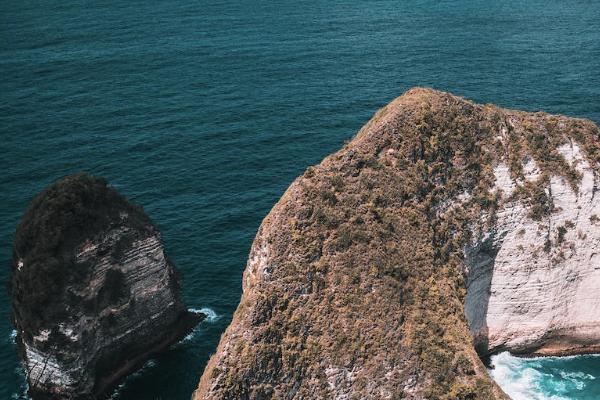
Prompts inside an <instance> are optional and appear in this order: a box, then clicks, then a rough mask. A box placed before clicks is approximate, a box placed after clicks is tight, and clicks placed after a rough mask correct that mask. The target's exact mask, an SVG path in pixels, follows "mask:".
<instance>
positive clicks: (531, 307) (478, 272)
mask: <svg viewBox="0 0 600 400" xmlns="http://www.w3.org/2000/svg"><path fill="white" fill-rule="evenodd" d="M557 154H560V156H562V157H564V160H565V161H566V162H567V163H568V165H569V166H570V167H572V168H573V169H574V170H575V171H576V172H577V174H578V175H579V177H578V180H577V181H576V182H575V183H574V184H570V183H569V182H568V180H567V179H564V178H562V177H561V176H560V175H559V171H554V172H555V173H556V174H555V175H552V174H551V175H550V177H549V178H547V179H544V178H543V173H542V172H541V170H540V168H539V167H538V165H537V164H538V161H536V160H535V159H534V158H531V157H527V158H526V159H525V160H524V165H523V168H524V174H523V176H522V177H521V178H518V177H516V178H515V177H511V176H510V173H509V172H510V171H509V168H508V166H507V165H506V164H503V163H500V164H498V165H497V166H496V167H495V170H494V173H495V176H496V185H495V189H496V190H499V191H501V192H502V196H501V197H502V201H501V205H500V208H499V210H498V211H497V215H496V216H495V217H496V218H497V221H495V222H494V223H492V224H490V223H489V221H488V226H490V227H491V229H487V230H486V229H485V228H484V229H483V230H482V231H481V234H480V235H479V236H478V237H476V238H475V240H474V242H473V245H472V246H470V247H469V249H468V251H467V252H468V254H469V256H470V257H469V258H468V261H469V264H470V265H469V271H470V274H469V283H468V294H467V298H466V304H465V310H466V314H467V317H468V319H469V321H470V323H471V329H472V331H473V334H474V337H475V341H476V345H477V346H478V347H479V349H480V351H481V352H483V353H489V352H493V351H498V350H510V351H511V352H513V353H523V354H540V355H567V354H577V353H587V352H598V351H600V255H599V253H600V220H598V219H597V218H598V216H599V215H600V201H599V199H598V198H597V195H598V193H597V190H598V177H597V168H593V167H592V165H591V164H590V161H589V160H588V159H587V158H586V156H585V154H584V152H583V151H582V148H581V145H580V144H578V143H577V142H576V141H568V142H567V143H564V144H562V145H560V146H559V147H558V148H557ZM551 172H552V171H551ZM527 182H530V183H533V184H535V185H536V186H539V187H541V188H542V190H543V191H544V193H545V198H546V201H547V203H548V207H549V208H551V209H550V210H549V211H550V212H548V213H546V215H541V216H540V218H532V215H531V211H530V210H529V209H528V207H527V206H526V205H525V204H523V203H521V202H519V201H518V200H516V199H514V198H511V196H512V195H513V194H514V193H515V190H518V188H519V186H520V185H523V184H526V183H527ZM482 249H484V251H481V250H482Z"/></svg>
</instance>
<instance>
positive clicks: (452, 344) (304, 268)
mask: <svg viewBox="0 0 600 400" xmlns="http://www.w3.org/2000/svg"><path fill="white" fill-rule="evenodd" d="M599 168H600V134H599V131H598V128H597V127H596V126H595V125H594V124H593V123H591V122H590V121H587V120H584V119H576V118H568V117H564V116H557V115H549V114H545V113H539V112H538V113H526V112H520V111H512V110H506V109H501V108H498V107H496V106H493V105H478V104H474V103H472V102H470V101H467V100H464V99H462V98H459V97H456V96H453V95H451V94H448V93H442V92H438V91H434V90H430V89H421V88H416V89H412V90H410V91H408V92H407V93H405V94H404V95H403V96H401V97H399V98H398V99H396V100H394V101H393V102H391V103H390V104H389V105H387V106H386V107H384V108H383V109H382V110H380V111H379V112H378V113H377V114H376V115H375V116H374V117H373V118H372V119H371V121H369V123H368V124H367V125H365V126H364V127H363V128H362V129H361V130H360V132H358V134H357V135H356V136H355V138H354V139H353V140H352V141H350V142H349V143H348V144H346V145H345V146H344V148H343V149H341V150H340V151H338V152H337V153H335V154H333V155H331V156H329V157H327V158H326V159H325V160H324V161H323V162H322V163H321V164H319V165H317V166H315V167H310V168H308V169H307V170H306V172H305V173H304V174H303V175H302V176H301V177H299V178H298V179H297V180H296V181H295V182H294V183H293V184H292V185H291V186H290V187H289V188H288V190H287V191H286V193H285V194H284V195H283V197H282V198H281V199H280V201H279V202H278V203H277V204H276V205H275V207H274V208H273V209H272V211H271V212H270V213H269V215H268V216H267V217H266V218H265V220H264V221H263V223H262V225H261V227H260V228H259V231H258V234H257V235H256V238H255V240H254V243H253V245H252V249H251V252H250V256H249V259H248V264H247V266H246V270H245V272H244V277H243V295H242V298H241V301H240V304H239V306H238V308H237V310H236V312H235V314H234V317H233V321H232V322H231V324H230V326H229V328H228V329H227V330H226V332H225V333H224V335H223V336H222V338H221V341H220V344H219V346H218V349H217V351H216V353H215V354H214V355H213V356H212V358H211V359H210V361H209V363H208V365H207V367H206V369H205V372H204V374H203V376H202V378H201V380H200V384H199V387H198V389H197V390H196V392H195V394H194V397H193V398H194V399H195V400H201V399H202V400H205V399H292V398H294V399H400V398H402V399H415V400H416V399H431V400H432V399H440V400H454V399H462V400H466V399H471V400H473V399H481V400H490V399H507V398H508V396H507V395H506V394H505V393H503V392H502V390H501V389H500V388H499V387H498V386H497V385H496V384H495V383H494V382H493V381H492V380H491V378H490V377H489V375H488V373H487V371H486V369H485V367H484V364H483V363H482V361H481V358H480V357H485V356H487V355H489V354H490V353H493V352H496V351H500V350H509V351H513V352H515V353H519V354H523V355H533V354H545V355H549V354H558V355H562V354H578V353H586V352H592V351H598V349H599V347H598V346H599V345H600V256H599V255H598V254H599V250H600V248H599V246H600V202H599V201H598V198H597V195H598V193H597V189H598V171H599Z"/></svg>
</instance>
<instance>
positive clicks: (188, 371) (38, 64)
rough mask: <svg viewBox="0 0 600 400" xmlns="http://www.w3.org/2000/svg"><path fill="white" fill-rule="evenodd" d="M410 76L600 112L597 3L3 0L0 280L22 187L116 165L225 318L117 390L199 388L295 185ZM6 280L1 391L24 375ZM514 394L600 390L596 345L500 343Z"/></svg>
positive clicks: (125, 399) (489, 97)
mask: <svg viewBox="0 0 600 400" xmlns="http://www.w3.org/2000/svg"><path fill="white" fill-rule="evenodd" d="M413 86H430V87H434V88H437V89H441V90H446V91H451V92H453V93H455V94H458V95H461V96H465V97H467V98H470V99H473V100H475V101H478V102H486V103H488V102H489V103H496V104H499V105H501V106H504V107H510V108H519V109H524V110H531V111H535V110H545V111H549V112H553V113H563V114H568V115H572V116H580V117H587V118H590V119H592V120H594V121H595V122H597V123H599V122H600V2H599V1H597V0H568V1H567V0H527V1H523V0H497V1H489V0H468V1H467V0H453V1H449V0H435V1H434V0H427V1H425V0H414V1H391V0H377V1H353V0H328V1H317V0H315V1H287V0H283V1H277V2H275V1H263V0H237V1H236V0H230V1H222V0H216V1H206V0H170V1H164V0H157V1H147V0H144V1H140V0H127V1H124V0H96V1H84V0H70V1H56V0H45V1H32V0H2V1H1V2H0V170H1V173H0V265H1V268H0V281H1V282H2V287H4V282H6V280H7V278H8V273H9V270H10V259H11V241H12V237H13V234H14V230H15V227H16V225H17V222H18V221H19V218H20V216H21V215H22V213H23V212H24V210H25V208H26V206H27V204H28V202H29V201H30V200H31V199H32V198H33V196H34V195H35V194H36V193H38V192H39V191H41V190H42V189H43V188H44V187H45V186H46V185H48V184H50V183H51V182H53V181H55V180H56V179H59V178H60V177H62V176H64V175H67V174H70V173H73V172H77V171H81V170H84V171H88V172H90V173H92V174H96V175H101V176H105V177H106V178H108V180H109V181H110V182H111V183H112V184H113V185H114V186H115V187H117V188H118V190H119V191H121V192H122V193H123V194H124V195H126V196H127V197H129V198H130V199H132V200H134V201H135V202H137V203H138V204H140V205H142V206H143V207H144V208H145V210H146V211H147V212H148V213H149V215H150V216H151V217H152V218H153V220H154V221H155V223H156V224H157V225H158V227H159V228H160V229H161V230H162V232H163V237H164V242H165V246H166V249H167V251H168V253H169V255H170V257H171V258H172V259H173V260H174V261H175V263H176V264H177V265H178V266H179V268H180V269H181V271H182V274H183V290H184V292H185V298H186V300H187V303H188V304H189V305H190V307H193V308H196V309H205V310H210V314H211V318H210V319H209V320H208V321H206V322H204V323H202V324H201V325H200V326H199V328H198V329H196V331H195V332H194V334H193V335H191V336H190V337H188V338H187V339H186V340H184V341H183V342H182V343H180V344H178V345H177V346H175V347H174V348H173V349H172V350H171V351H169V352H168V353H166V354H164V355H162V356H160V357H158V358H157V359H155V360H152V361H151V362H150V363H148V364H147V366H146V367H145V368H144V369H143V370H142V371H140V372H138V373H136V374H135V375H133V376H131V377H130V378H129V379H128V380H127V381H126V382H125V384H124V385H123V386H122V387H121V389H120V390H119V392H118V393H117V394H116V395H115V396H114V399H117V400H146V399H148V400H154V399H162V400H188V399H189V398H190V395H191V393H192V391H193V390H194V388H195V387H196V385H197V382H198V378H199V376H200V374H201V373H202V371H203V369H204V366H205V364H206V361H207V359H208V357H209V356H210V354H211V353H213V352H214V351H215V348H216V345H217V343H218V340H219V337H220V335H221V333H222V332H223V331H224V329H225V328H226V326H227V325H228V323H229V322H230V320H231V315H232V313H233V311H234V309H235V307H236V305H237V303H238V300H239V298H240V293H241V276H242V271H243V269H244V266H245V263H246V257H247V254H248V250H249V248H250V245H251V242H252V239H253V237H254V234H255V232H256V230H257V228H258V226H259V224H260V222H261V220H262V219H263V218H264V217H265V215H266V214H267V213H268V211H269V210H270V208H271V207H272V206H273V204H274V203H275V202H276V201H277V200H278V199H279V197H280V196H281V195H282V193H283V192H284V190H285V189H286V187H287V186H288V185H289V184H290V183H291V182H292V180H293V179H294V178H295V177H296V176H298V175H299V174H301V173H302V172H303V171H304V170H305V169H306V168H307V167H308V166H309V165H311V164H315V163H318V162H319V161H320V160H321V159H322V158H323V157H324V156H326V155H327V154H329V153H331V152H333V151H335V150H336V149H338V148H340V147H341V146H342V145H343V143H344V142H345V141H347V140H349V139H350V138H351V137H352V136H353V134H354V133H355V132H356V131H357V130H358V129H359V128H360V127H361V126H362V125H363V124H364V123H365V122H366V121H367V120H368V119H369V117H370V116H371V115H372V114H373V113H374V112H375V111H376V110H377V109H378V108H380V107H382V106H384V105H385V104H386V103H388V102H389V101H390V100H392V99H393V98H395V97H396V96H399V95H400V94H402V93H403V92H404V91H406V90H407V89H409V88H410V87H413ZM9 309H10V308H9V300H8V298H7V294H6V291H5V290H0V399H10V398H14V399H17V398H22V397H21V396H22V393H23V390H24V386H23V384H24V381H23V375H22V372H21V369H20V367H19V363H18V360H17V355H16V351H15V345H14V343H13V338H12V337H11V332H12V327H11V326H10V324H9ZM495 365H496V369H495V370H494V371H493V375H494V376H495V377H496V378H497V379H498V380H499V381H502V385H503V387H505V388H506V390H507V391H508V392H510V393H514V396H515V397H514V398H515V399H565V398H566V399H598V398H600V387H599V383H600V358H594V357H579V358H577V357H576V358H569V359H564V360H555V359H536V360H521V359H514V358H510V356H508V355H501V356H498V358H496V359H495Z"/></svg>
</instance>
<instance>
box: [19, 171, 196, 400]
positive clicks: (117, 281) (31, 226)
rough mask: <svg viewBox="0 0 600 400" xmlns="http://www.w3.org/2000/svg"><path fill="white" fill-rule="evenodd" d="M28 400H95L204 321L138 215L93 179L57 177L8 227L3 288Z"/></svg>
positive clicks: (143, 217) (141, 213)
mask: <svg viewBox="0 0 600 400" xmlns="http://www.w3.org/2000/svg"><path fill="white" fill-rule="evenodd" d="M9 290H10V293H11V297H12V302H13V323H14V326H15V329H16V331H17V344H18V346H19V350H20V353H21V357H22V359H23V364H24V367H25V370H26V375H27V381H28V386H29V394H30V395H31V396H32V397H33V398H34V399H35V400H37V399H69V400H72V399H92V398H93V399H95V398H101V396H103V395H105V394H107V393H108V392H109V391H110V389H112V388H114V387H115V385H116V384H118V383H119V382H120V380H121V379H122V378H123V377H125V376H126V375H127V374H128V373H130V372H132V371H134V370H135V369H137V368H139V367H140V366H141V365H142V364H143V363H144V362H145V361H146V360H147V359H148V358H149V357H151V356H153V355H155V354H156V353H157V352H159V351H161V350H164V349H165V348H167V347H168V346H169V345H171V344H172V343H175V342H177V341H178V340H180V339H181V338H182V337H184V336H185V335H186V334H187V333H189V331H190V330H191V329H192V328H193V327H194V326H195V325H196V324H197V323H198V322H199V321H200V320H201V319H202V318H203V316H202V315H201V314H194V313H191V312H188V311H187V309H186V307H185V305H184V303H183V301H182V298H181V294H180V287H179V276H178V273H177V270H176V269H175V267H174V266H173V265H172V263H171V262H170V261H169V259H168V257H167V256H166V254H165V252H164V249H163V245H162V242H161V237H160V233H159V232H158V230H157V229H156V228H155V226H154V225H153V224H152V221H151V220H150V218H149V217H148V216H147V215H146V214H145V213H144V211H143V210H142V209H141V207H138V206H135V205H133V204H131V203H129V202H128V201H127V200H126V199H125V198H124V197H122V196H121V195H119V193H117V191H116V190H115V189H114V188H112V187H110V186H108V185H107V182H106V181H105V180H104V179H101V178H95V177H92V176H89V175H87V174H77V175H73V176H69V177H66V178H64V179H62V180H60V181H58V182H57V183H55V184H53V185H51V186H50V187H49V188H47V189H46V190H44V191H43V192H42V193H41V194H39V195H38V196H37V197H36V198H35V199H34V200H33V201H32V203H31V204H30V206H29V208H28V209H27V211H26V213H25V215H24V216H23V219H22V221H21V223H20V224H19V226H18V228H17V232H16V235H15V240H14V248H13V266H12V277H11V282H10V287H9Z"/></svg>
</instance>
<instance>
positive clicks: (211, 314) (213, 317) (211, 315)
mask: <svg viewBox="0 0 600 400" xmlns="http://www.w3.org/2000/svg"><path fill="white" fill-rule="evenodd" d="M188 311H189V312H193V313H196V314H204V315H206V318H205V319H204V321H206V322H215V321H217V320H218V319H219V318H221V316H220V315H219V314H217V313H216V312H215V311H214V310H212V309H210V308H208V307H203V308H200V309H197V308H188ZM199 327H202V324H200V325H198V326H196V327H195V328H194V329H193V330H192V331H191V332H190V333H189V334H188V335H187V336H186V337H184V338H183V340H182V342H188V341H190V340H192V339H193V338H194V336H195V335H196V333H197V332H198V328H199Z"/></svg>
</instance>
